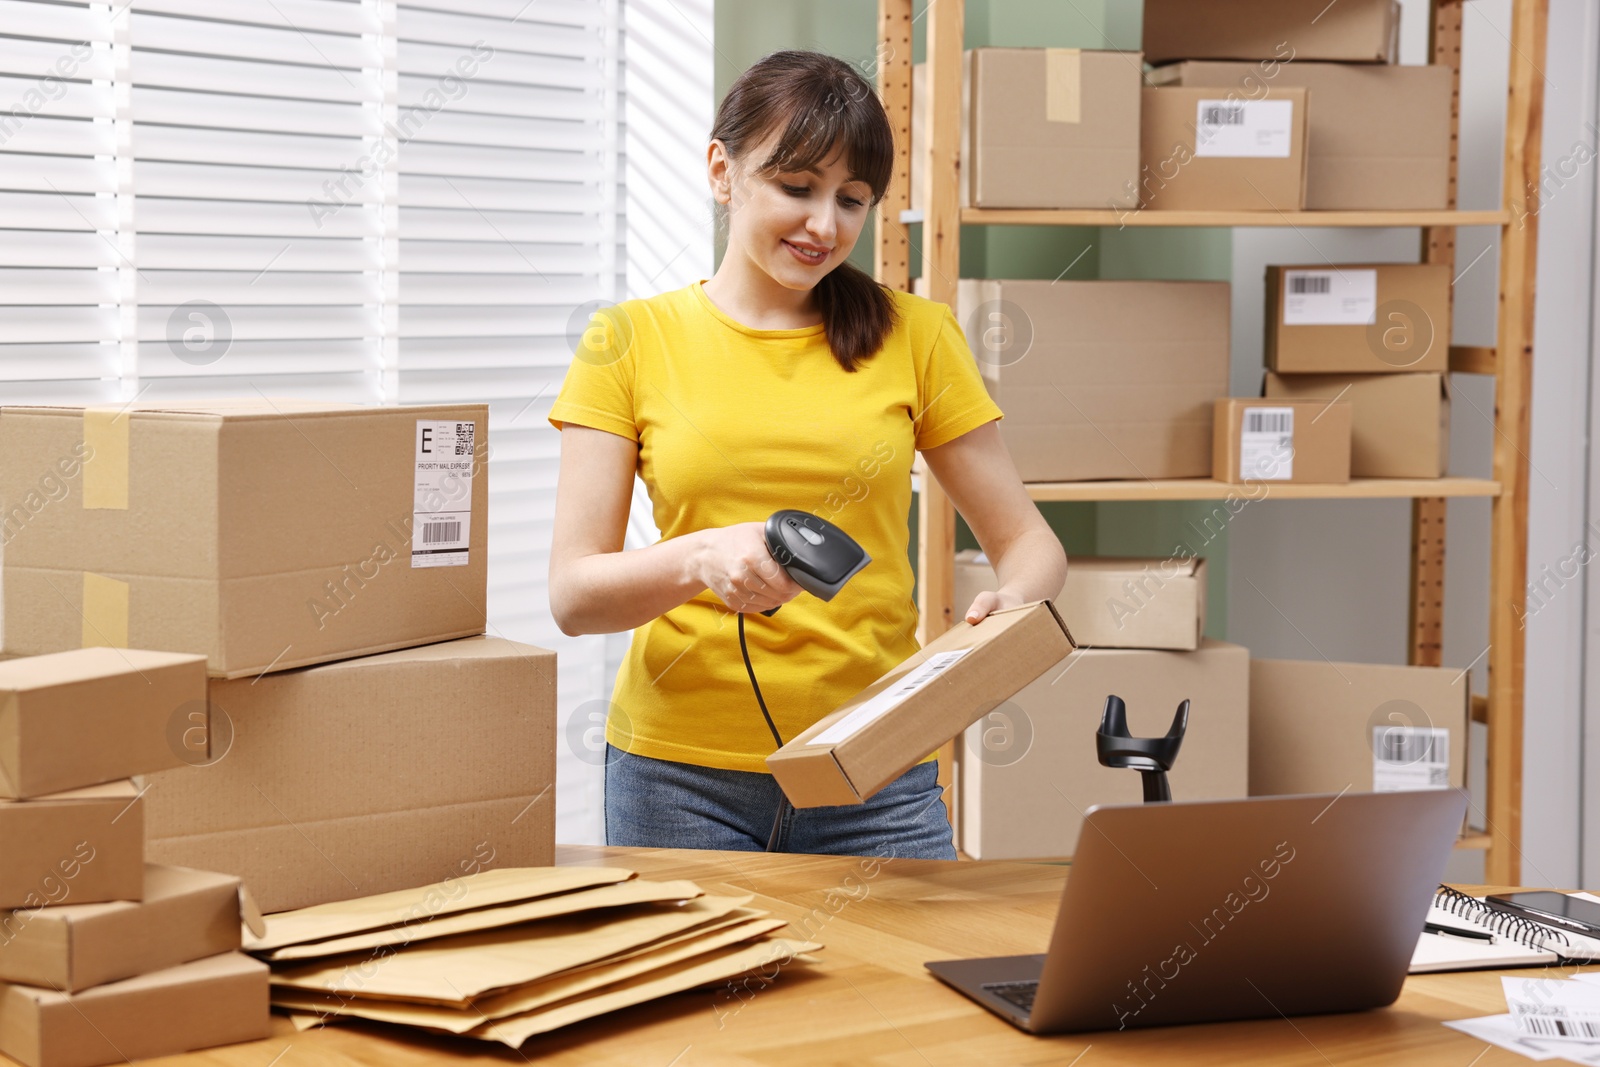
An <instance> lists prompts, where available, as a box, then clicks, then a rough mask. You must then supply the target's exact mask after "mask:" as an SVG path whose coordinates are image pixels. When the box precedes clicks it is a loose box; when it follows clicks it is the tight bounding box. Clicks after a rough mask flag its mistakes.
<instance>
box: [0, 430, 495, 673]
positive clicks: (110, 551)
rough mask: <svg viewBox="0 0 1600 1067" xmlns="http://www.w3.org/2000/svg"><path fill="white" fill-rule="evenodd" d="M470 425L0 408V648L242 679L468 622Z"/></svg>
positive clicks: (482, 514) (475, 484)
mask: <svg viewBox="0 0 1600 1067" xmlns="http://www.w3.org/2000/svg"><path fill="white" fill-rule="evenodd" d="M486 421H487V418H486V411H485V409H484V407H483V406H482V405H470V404H467V405H448V406H431V407H409V408H360V407H353V406H349V405H337V404H320V403H314V402H307V401H289V400H263V401H255V402H246V401H217V402H195V403H190V404H164V405H160V406H144V405H128V406H125V407H110V408H64V407H62V408H49V407H6V408H0V454H4V455H5V456H6V457H7V461H6V463H5V464H4V465H0V521H3V523H4V534H5V547H6V551H5V559H4V570H3V574H0V579H3V581H0V595H3V597H4V616H5V617H4V625H5V633H4V649H5V651H6V652H8V653H11V654H16V655H37V654H40V653H45V652H60V651H62V650H64V649H69V648H80V647H87V646H95V645H109V646H112V647H117V648H147V649H161V650H163V651H168V652H195V653H199V654H201V655H204V656H206V657H207V660H208V668H209V672H210V674H211V675H212V676H213V677H221V678H240V677H252V678H253V677H255V676H257V675H259V674H261V673H263V672H265V671H271V670H284V669H287V668H290V667H299V666H304V665H307V664H311V663H322V662H326V661H328V660H335V659H343V658H346V657H349V656H359V655H365V654H368V653H372V652H381V651H384V650H386V649H391V648H404V647H407V646H410V645H420V644H426V643H428V642H430V641H443V640H448V639H450V638H455V637H466V636H470V635H472V634H480V633H482V632H483V630H484V604H485V599H484V596H485V589H486V582H485V576H486V573H487V562H488V561H487V558H486V554H487V548H488V528H487V527H488V522H487V514H486V513H487V510H488V479H487V477H486V476H485V474H484V472H483V471H482V470H481V469H480V468H481V466H482V463H481V460H482V454H483V450H484V449H485V447H486V444H485V435H484V433H483V430H484V429H485V423H486ZM42 486H46V488H44V489H43V490H41V487H42Z"/></svg>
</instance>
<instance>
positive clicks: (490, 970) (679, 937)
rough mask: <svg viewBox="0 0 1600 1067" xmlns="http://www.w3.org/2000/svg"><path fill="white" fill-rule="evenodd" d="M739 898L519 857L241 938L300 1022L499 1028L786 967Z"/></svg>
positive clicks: (271, 922) (519, 1038)
mask: <svg viewBox="0 0 1600 1067" xmlns="http://www.w3.org/2000/svg"><path fill="white" fill-rule="evenodd" d="M750 899H751V898H750V897H749V896H743V897H719V896H711V895H709V894H706V893H705V892H704V891H703V890H701V888H700V887H699V886H697V885H695V883H693V882H686V881H673V882H653V881H648V880H646V879H643V878H638V877H635V875H634V872H632V871H626V870H617V869H614V868H600V867H518V868H506V869H501V870H489V871H482V872H480V873H477V874H473V875H469V876H467V877H463V878H456V879H452V880H450V881H446V882H441V883H438V884H436V885H430V886H423V887H421V888H419V889H411V890H402V891H399V892H394V893H383V894H380V895H378V896H371V897H362V898H359V899H356V900H346V901H340V902H337V903H333V904H322V905H318V906H317V907H313V908H303V909H301V910H299V911H288V912H280V913H278V914H276V915H269V916H267V917H266V927H267V931H266V935H265V936H263V937H260V938H256V939H254V940H251V941H248V942H247V943H246V945H245V948H246V950H247V951H249V952H251V953H253V954H255V955H256V956H258V957H259V958H261V959H264V960H266V961H267V962H268V963H269V964H270V965H271V967H272V1003H273V1004H274V1005H276V1006H277V1007H279V1008H280V1009H282V1010H284V1011H287V1012H288V1014H289V1015H290V1016H291V1017H292V1018H293V1019H294V1021H295V1024H296V1025H297V1026H299V1027H301V1028H307V1027H311V1026H317V1025H322V1024H324V1023H327V1022H332V1021H335V1020H337V1019H340V1018H347V1017H359V1018H363V1019H376V1020H380V1021H382V1022H388V1023H400V1024H403V1025H409V1026H417V1027H421V1028H424V1029H428V1030H434V1031H441V1032H445V1033H452V1034H462V1035H465V1036H467V1037H476V1038H482V1039H484V1040H487V1041H499V1042H502V1043H504V1044H507V1045H510V1046H512V1047H513V1048H515V1047H517V1046H519V1045H521V1044H522V1043H523V1042H524V1041H526V1040H527V1039H528V1038H530V1037H532V1036H533V1035H534V1034H540V1033H544V1032H546V1031H549V1030H554V1029H556V1028H557V1027H561V1026H566V1025H567V1024H569V1023H574V1022H577V1021H579V1020H581V1019H588V1018H592V1017H594V1016H596V1015H601V1014H604V1013H606V1012H609V1011H615V1010H616V1009H618V1008H623V1007H627V1006H629V1005H633V1004H641V1003H643V1002H645V1001H648V1000H654V999H656V998H657V997H662V996H666V995H667V994H669V993H676V992H680V991H683V990H687V989H694V988H697V987H700V986H705V985H708V984H711V983H718V982H724V981H729V980H734V979H738V978H740V976H743V975H746V974H749V973H751V972H758V971H760V972H765V973H766V974H767V976H768V977H769V978H770V977H771V975H772V973H773V969H774V968H775V967H780V966H785V965H787V964H788V963H789V962H791V961H794V960H795V959H796V958H797V957H799V956H800V954H802V953H806V952H813V951H816V950H817V949H819V948H821V947H822V946H821V945H819V944H816V943H814V942H809V941H795V940H791V939H787V938H774V937H769V936H768V935H770V934H772V933H773V932H774V931H776V930H778V929H779V928H781V927H783V926H784V925H786V924H785V922H784V920H782V919H778V918H774V917H773V916H772V915H771V914H770V913H768V912H765V911H762V910H761V909H759V908H751V907H747V906H746V905H747V904H748V903H749V901H750Z"/></svg>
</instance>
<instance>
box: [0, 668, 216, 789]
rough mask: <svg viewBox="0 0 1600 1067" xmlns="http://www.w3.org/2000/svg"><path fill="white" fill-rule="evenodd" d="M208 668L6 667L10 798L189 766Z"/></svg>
mask: <svg viewBox="0 0 1600 1067" xmlns="http://www.w3.org/2000/svg"><path fill="white" fill-rule="evenodd" d="M205 710H206V658H205V657H204V656H195V655H186V654H183V653H176V652H147V651H144V650H142V649H114V648H81V649H76V650H74V651H72V652H58V653H55V654H54V655H48V656H33V657H28V658H24V659H14V660H8V661H6V662H4V663H0V797H9V798H12V799H15V798H17V797H37V796H43V795H44V794H46V793H59V792H61V791H63V790H67V789H77V788H78V787H80V786H85V785H98V784H99V783H101V782H110V781H114V780H116V779H118V778H128V777H131V776H133V775H135V774H144V773H145V772H147V771H159V770H162V769H164V768H167V767H177V766H180V765H181V764H182V763H183V756H184V749H183V747H182V741H183V733H184V730H185V729H186V728H187V727H188V725H189V720H188V718H187V716H188V715H189V714H190V713H193V714H194V715H196V716H198V722H199V724H200V725H201V727H202V729H203V727H204V722H205Z"/></svg>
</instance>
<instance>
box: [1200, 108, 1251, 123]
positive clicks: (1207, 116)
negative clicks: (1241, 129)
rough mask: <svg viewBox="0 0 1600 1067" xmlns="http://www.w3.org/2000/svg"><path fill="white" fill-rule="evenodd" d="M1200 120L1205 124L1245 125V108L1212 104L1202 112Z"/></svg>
mask: <svg viewBox="0 0 1600 1067" xmlns="http://www.w3.org/2000/svg"><path fill="white" fill-rule="evenodd" d="M1200 122H1201V124H1202V125H1205V126H1243V125H1244V108H1242V107H1216V106H1210V107H1207V108H1205V109H1204V110H1203V111H1202V112H1201V113H1200Z"/></svg>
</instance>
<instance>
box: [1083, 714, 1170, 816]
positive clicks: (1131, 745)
mask: <svg viewBox="0 0 1600 1067" xmlns="http://www.w3.org/2000/svg"><path fill="white" fill-rule="evenodd" d="M1188 729H1189V702H1188V701H1187V700H1185V701H1183V703H1181V704H1179V705H1178V712H1177V714H1176V715H1174V716H1173V717H1172V728H1171V729H1170V730H1168V731H1167V736H1165V737H1131V736H1129V734H1128V707H1127V705H1126V704H1124V703H1123V701H1122V698H1121V697H1119V696H1108V697H1106V707H1105V711H1104V712H1103V713H1101V716H1100V729H1099V730H1098V731H1097V732H1096V733H1095V735H1094V747H1095V752H1096V753H1097V754H1098V755H1099V757H1100V763H1101V764H1102V765H1103V766H1106V767H1126V768H1128V769H1129V770H1135V771H1138V772H1139V774H1140V775H1141V776H1142V777H1143V779H1144V802H1145V803H1146V804H1154V803H1158V802H1161V801H1167V800H1171V799H1172V790H1171V789H1170V788H1169V787H1168V785H1167V772H1168V771H1170V770H1171V769H1172V764H1173V762H1174V761H1175V760H1177V758H1178V749H1179V747H1181V746H1182V745H1183V735H1184V733H1185V732H1187V730H1188Z"/></svg>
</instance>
